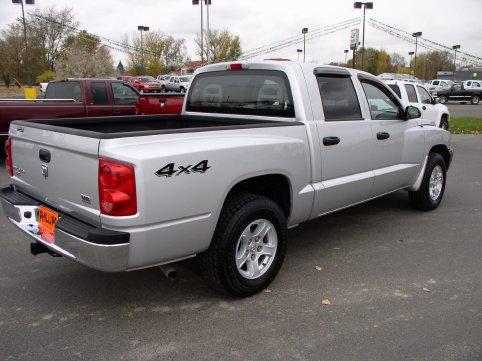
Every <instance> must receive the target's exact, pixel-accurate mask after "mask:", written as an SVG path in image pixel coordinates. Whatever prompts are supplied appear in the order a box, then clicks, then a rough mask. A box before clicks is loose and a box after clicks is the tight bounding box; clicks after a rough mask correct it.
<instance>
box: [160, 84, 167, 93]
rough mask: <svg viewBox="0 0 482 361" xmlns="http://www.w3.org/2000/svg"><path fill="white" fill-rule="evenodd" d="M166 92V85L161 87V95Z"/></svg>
mask: <svg viewBox="0 0 482 361" xmlns="http://www.w3.org/2000/svg"><path fill="white" fill-rule="evenodd" d="M165 92H166V87H165V86H164V85H161V93H165Z"/></svg>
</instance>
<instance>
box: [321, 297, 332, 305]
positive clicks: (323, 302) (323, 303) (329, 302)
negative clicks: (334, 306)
mask: <svg viewBox="0 0 482 361" xmlns="http://www.w3.org/2000/svg"><path fill="white" fill-rule="evenodd" d="M321 304H322V305H323V306H330V305H331V301H330V300H329V299H328V298H325V299H324V300H321Z"/></svg>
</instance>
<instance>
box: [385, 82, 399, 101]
mask: <svg viewBox="0 0 482 361" xmlns="http://www.w3.org/2000/svg"><path fill="white" fill-rule="evenodd" d="M388 86H389V87H390V89H392V90H393V91H394V92H395V94H397V96H398V97H399V98H400V99H402V93H401V92H400V87H399V86H398V85H397V84H388Z"/></svg>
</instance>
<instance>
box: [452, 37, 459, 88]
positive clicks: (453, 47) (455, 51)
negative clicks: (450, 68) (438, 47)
mask: <svg viewBox="0 0 482 361" xmlns="http://www.w3.org/2000/svg"><path fill="white" fill-rule="evenodd" d="M452 49H454V75H453V78H452V79H453V81H455V71H456V70H457V65H456V61H457V50H458V49H460V45H454V46H452Z"/></svg>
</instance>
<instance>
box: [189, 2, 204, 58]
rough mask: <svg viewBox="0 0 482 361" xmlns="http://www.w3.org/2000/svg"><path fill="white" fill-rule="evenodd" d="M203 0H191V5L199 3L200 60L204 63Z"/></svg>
mask: <svg viewBox="0 0 482 361" xmlns="http://www.w3.org/2000/svg"><path fill="white" fill-rule="evenodd" d="M204 1H205V0H201V1H199V0H192V4H193V5H201V62H202V63H204V14H203V2H204Z"/></svg>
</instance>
